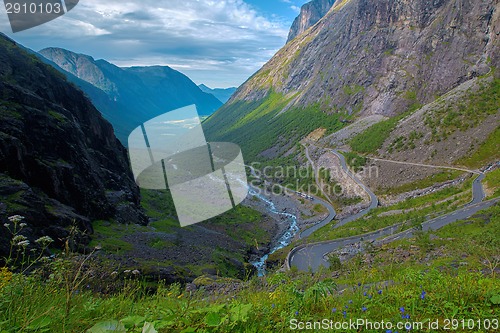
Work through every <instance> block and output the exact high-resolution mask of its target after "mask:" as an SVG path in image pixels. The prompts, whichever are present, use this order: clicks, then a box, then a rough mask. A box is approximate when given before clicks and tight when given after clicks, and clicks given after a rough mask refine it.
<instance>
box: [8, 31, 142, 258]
mask: <svg viewBox="0 0 500 333" xmlns="http://www.w3.org/2000/svg"><path fill="white" fill-rule="evenodd" d="M0 60H1V61H0V92H1V98H0V119H1V121H0V195H1V202H0V215H1V216H2V218H6V217H7V216H11V215H15V214H20V215H23V216H24V217H25V220H24V221H23V222H24V223H26V225H27V226H26V227H25V230H23V235H24V236H25V237H27V238H28V240H29V241H31V242H32V243H33V241H34V239H36V238H38V237H40V236H50V237H51V238H52V239H54V240H55V241H56V244H58V246H60V245H62V244H63V243H64V242H65V241H66V240H67V239H69V238H68V237H69V236H70V232H69V230H70V227H71V226H74V227H75V228H76V229H77V230H78V233H77V234H74V235H71V236H72V237H75V239H74V240H71V242H70V243H71V244H77V243H80V244H85V243H88V241H89V240H90V239H89V235H90V234H91V233H92V230H93V229H92V224H91V221H93V220H96V219H113V220H114V221H116V222H121V223H137V224H145V223H146V222H147V218H146V216H145V214H144V212H143V210H142V208H141V207H140V203H139V201H140V196H139V189H138V187H137V186H136V184H135V182H134V179H133V177H132V174H131V171H130V165H129V160H128V156H127V152H126V150H125V148H124V147H123V146H122V145H121V143H120V142H119V141H118V140H117V139H116V137H115V135H114V133H113V128H112V126H111V124H109V123H108V122H107V121H106V120H105V119H103V117H102V116H101V114H100V113H99V111H98V110H97V109H96V108H95V107H94V106H93V105H92V103H91V102H90V101H89V100H88V99H87V98H86V97H85V96H84V94H83V93H82V92H81V91H80V90H78V89H77V88H76V87H74V86H73V85H71V84H69V83H68V82H67V81H66V79H65V78H64V76H63V75H61V74H60V73H59V72H57V71H56V70H54V69H53V68H52V67H50V66H48V65H46V64H44V63H42V62H41V61H39V60H38V59H37V57H36V56H34V55H33V54H30V53H28V52H26V51H25V50H24V49H23V48H21V47H19V46H18V45H17V44H16V43H15V42H14V41H12V40H10V39H9V38H7V37H6V36H4V35H0ZM8 237H10V235H9V234H8V233H7V232H2V233H0V238H1V241H0V253H1V254H2V255H5V254H6V253H8V251H9V250H8V247H9V244H10V241H9V239H8ZM71 246H73V245H71Z"/></svg>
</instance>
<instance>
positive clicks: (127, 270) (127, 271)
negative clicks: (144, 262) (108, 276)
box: [123, 269, 131, 274]
mask: <svg viewBox="0 0 500 333" xmlns="http://www.w3.org/2000/svg"><path fill="white" fill-rule="evenodd" d="M130 272H131V271H130V269H126V270H124V271H123V273H125V274H128V273H130Z"/></svg>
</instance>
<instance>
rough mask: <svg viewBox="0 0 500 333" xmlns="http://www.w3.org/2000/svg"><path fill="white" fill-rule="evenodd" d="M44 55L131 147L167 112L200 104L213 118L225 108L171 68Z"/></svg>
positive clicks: (60, 52)
mask: <svg viewBox="0 0 500 333" xmlns="http://www.w3.org/2000/svg"><path fill="white" fill-rule="evenodd" d="M40 54H41V55H43V56H44V57H46V58H47V59H49V60H50V61H52V62H53V63H55V64H56V65H57V69H59V70H60V71H63V73H64V74H65V75H66V76H67V77H68V79H69V80H71V81H72V82H74V83H75V84H77V85H78V86H79V87H80V88H81V89H82V90H83V91H84V92H85V93H86V94H87V95H88V96H89V97H90V98H91V99H92V102H93V103H94V104H95V105H96V107H97V108H98V109H99V111H101V112H102V114H103V115H104V116H105V118H106V119H107V120H108V121H110V122H111V124H112V125H113V127H114V128H115V132H116V134H117V136H118V138H119V139H120V141H121V142H122V143H123V144H127V138H128V135H129V134H130V132H131V131H132V130H133V129H135V128H136V127H137V126H139V125H140V124H142V123H143V122H145V121H148V120H150V119H151V118H154V117H156V116H158V115H161V114H163V113H165V112H167V111H170V110H173V109H177V108H180V107H183V106H186V105H191V104H196V107H197V109H198V112H199V113H200V115H210V114H212V113H213V112H214V111H215V110H216V109H218V108H219V107H220V106H221V105H222V103H221V102H220V101H219V100H218V99H217V98H215V97H214V96H212V95H210V94H206V93H204V92H202V91H201V90H200V89H199V88H198V86H197V85H196V84H195V83H194V82H193V81H191V80H190V79H189V78H188V77H187V76H185V75H184V74H182V73H180V72H178V71H175V70H173V69H171V68H170V67H167V66H153V67H132V68H120V67H117V66H115V65H113V64H111V63H109V62H107V61H104V60H94V58H92V57H90V56H88V55H84V54H76V53H73V52H71V51H68V50H64V49H59V48H47V49H44V50H41V51H40ZM72 76H74V77H76V78H78V79H80V80H83V81H84V82H86V83H89V84H90V85H92V87H89V86H88V85H85V84H81V82H78V81H76V80H74V79H72V78H71V77H72ZM95 89H98V90H99V91H101V92H102V93H104V95H106V96H107V98H103V96H102V95H103V94H99V93H96V91H95Z"/></svg>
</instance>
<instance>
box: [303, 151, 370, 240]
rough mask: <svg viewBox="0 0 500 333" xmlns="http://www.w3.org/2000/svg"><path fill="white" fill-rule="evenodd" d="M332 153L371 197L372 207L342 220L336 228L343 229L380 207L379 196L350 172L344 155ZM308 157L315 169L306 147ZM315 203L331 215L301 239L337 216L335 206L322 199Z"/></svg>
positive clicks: (310, 229)
mask: <svg viewBox="0 0 500 333" xmlns="http://www.w3.org/2000/svg"><path fill="white" fill-rule="evenodd" d="M331 151H332V153H333V154H334V155H335V156H337V157H338V159H339V160H340V166H341V167H342V170H343V171H344V172H345V173H346V174H347V175H348V176H349V177H350V178H351V179H352V180H353V181H354V182H356V184H358V185H359V186H360V187H361V188H362V189H363V190H364V191H365V192H366V193H367V194H368V195H369V196H370V206H369V207H367V208H365V209H363V210H361V211H359V212H358V213H356V214H354V215H351V216H348V217H346V218H344V219H342V220H340V222H338V223H337V224H336V225H335V226H334V228H338V227H341V226H343V225H345V224H346V223H349V222H351V221H354V220H356V219H358V218H360V217H362V216H363V215H366V214H368V212H369V211H370V210H372V209H373V208H375V207H377V206H378V198H377V196H376V195H375V193H373V192H372V191H371V190H370V189H369V188H368V187H366V186H365V184H363V183H362V182H361V181H360V180H359V179H358V178H357V177H356V176H355V175H354V174H353V173H352V172H351V170H349V168H348V166H347V162H346V160H345V158H344V155H342V154H340V153H339V152H338V151H336V150H331ZM306 156H307V158H308V159H309V162H310V163H311V164H312V165H313V168H314V163H313V162H312V161H311V158H310V157H309V153H308V151H307V147H306ZM318 186H319V184H318ZM315 202H316V203H319V204H322V205H323V206H325V207H326V208H327V209H328V211H329V213H330V214H329V215H328V217H327V218H325V219H324V220H322V221H321V222H318V223H316V224H315V225H313V226H312V227H310V228H308V229H306V230H304V231H302V232H301V233H300V235H299V237H300V238H306V237H309V236H310V235H311V234H312V233H313V232H315V231H316V230H319V229H321V228H322V227H324V226H325V225H327V224H328V223H330V222H331V221H332V220H333V219H334V218H335V216H336V212H335V209H334V208H333V206H332V205H331V204H330V203H327V202H325V201H323V200H320V199H315Z"/></svg>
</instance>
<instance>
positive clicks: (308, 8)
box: [287, 0, 344, 43]
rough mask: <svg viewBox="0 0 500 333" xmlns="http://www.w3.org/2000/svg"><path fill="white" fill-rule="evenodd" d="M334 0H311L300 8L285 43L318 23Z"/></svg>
mask: <svg viewBox="0 0 500 333" xmlns="http://www.w3.org/2000/svg"><path fill="white" fill-rule="evenodd" d="M335 1H336V0H313V1H311V2H308V3H306V4H304V5H303V6H302V8H300V14H299V16H297V17H296V18H295V20H294V21H293V24H292V27H291V28H290V32H289V33H288V39H287V43H288V42H289V41H291V40H292V39H294V38H295V37H297V36H298V35H300V34H301V33H303V32H304V31H306V30H307V29H309V28H310V27H312V26H313V25H315V24H316V23H318V21H319V20H320V19H321V18H322V17H323V16H325V15H326V13H328V11H329V10H330V9H331V8H332V6H333V4H334V3H335ZM341 2H344V1H341Z"/></svg>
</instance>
